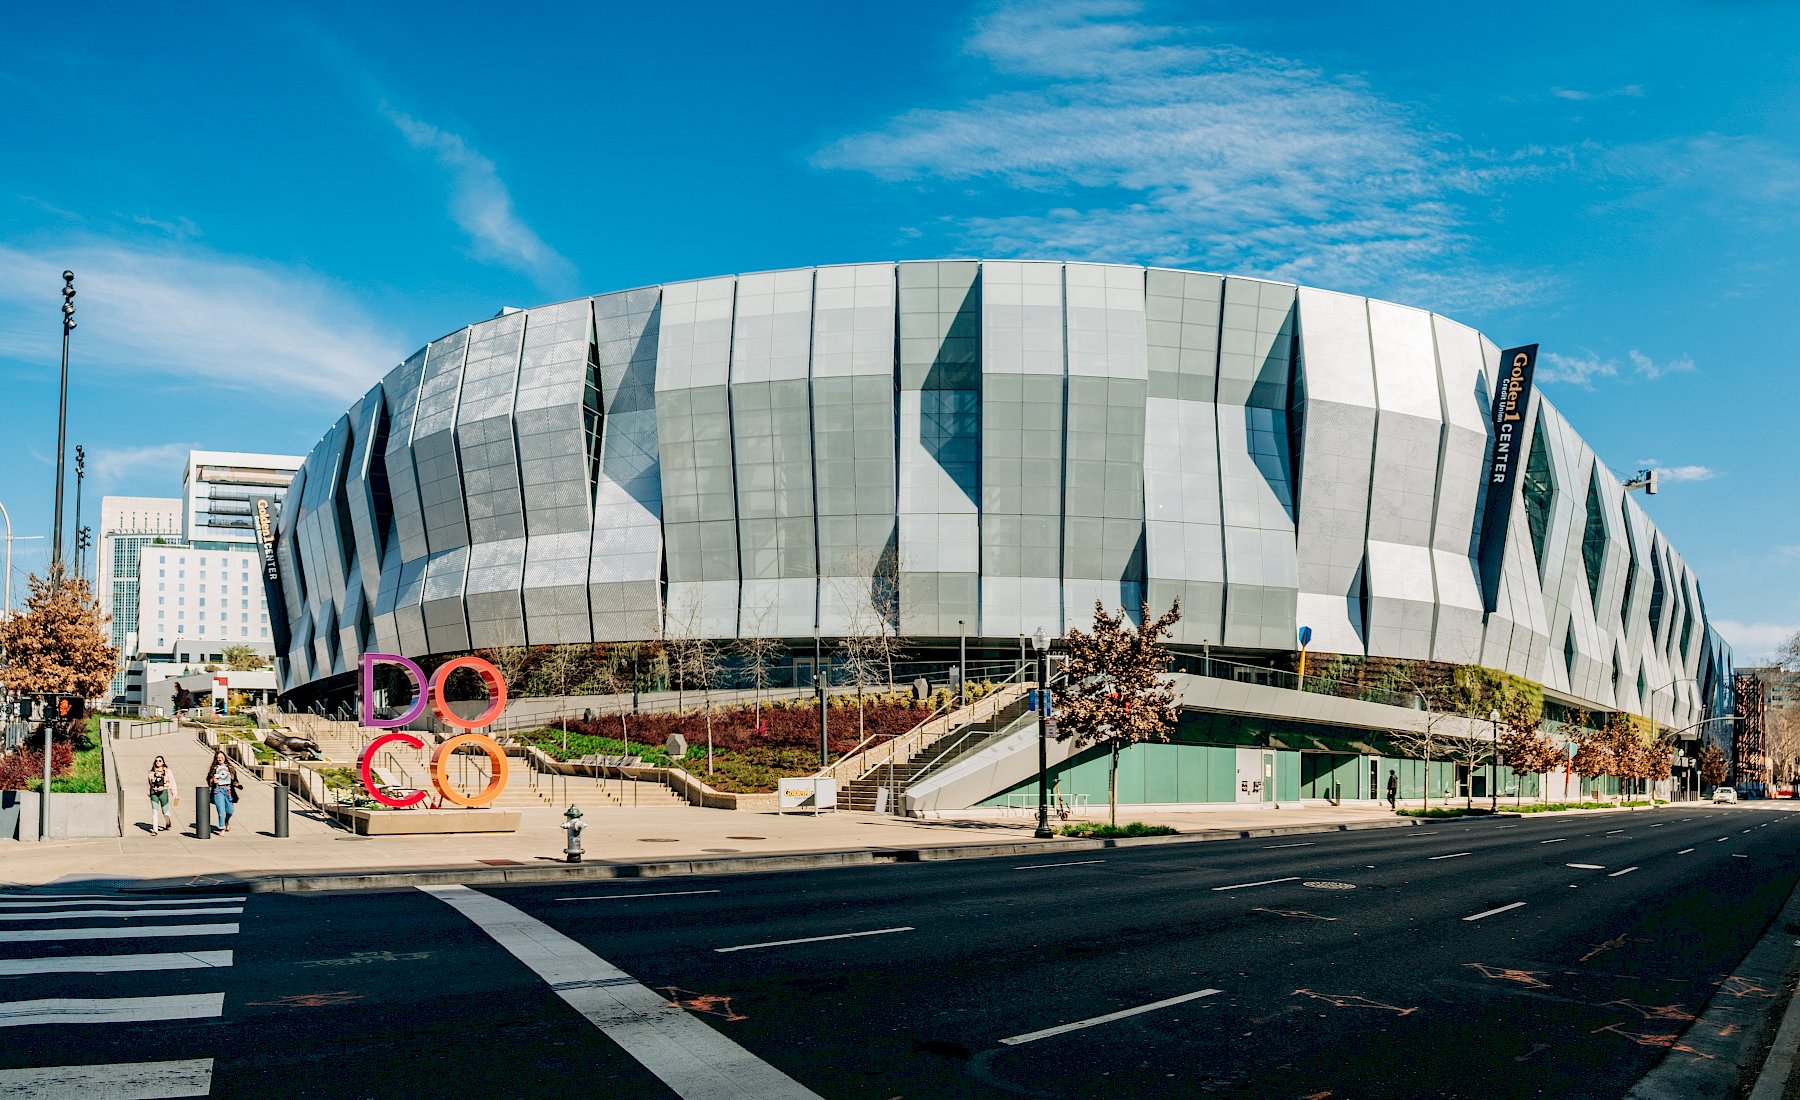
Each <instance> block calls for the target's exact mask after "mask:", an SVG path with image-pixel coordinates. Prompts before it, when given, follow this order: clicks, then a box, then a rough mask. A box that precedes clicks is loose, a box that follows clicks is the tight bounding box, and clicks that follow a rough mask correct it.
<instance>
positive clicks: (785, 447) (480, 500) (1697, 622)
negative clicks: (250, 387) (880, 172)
mask: <svg viewBox="0 0 1800 1100" xmlns="http://www.w3.org/2000/svg"><path fill="white" fill-rule="evenodd" d="M1499 369H1500V364H1499V349H1498V348H1497V346H1496V345H1495V344H1494V342H1492V341H1491V340H1489V339H1488V338H1486V337H1485V336H1483V335H1482V334H1480V333H1478V332H1476V331H1474V330H1473V329H1470V328H1468V327H1466V326H1464V325H1461V324H1458V323H1457V322H1455V321H1452V320H1450V319H1448V318H1445V317H1441V316H1437V315H1434V314H1431V313H1428V312H1425V311H1423V310H1419V309H1413V308H1409V307H1406V306H1401V305H1395V304H1392V303H1388V302H1382V301H1377V300H1372V299H1366V298H1361V297H1356V296H1352V295H1345V294H1338V293H1334V292H1331V291H1325V290H1316V289H1312V288H1308V287H1296V286H1293V285H1290V284H1282V283H1274V282H1266V281H1262V280H1255V279H1239V278H1231V277H1224V276H1219V275H1211V274H1205V273H1199V272H1186V271H1172V270H1164V269H1156V268H1150V269H1146V268H1140V267H1130V266H1120V265H1103V264H1079V263H1059V262H1017V261H1005V262H998V261H986V262H978V261H960V260H959V261H940V262H910V263H899V264H893V263H886V264H867V265H852V266H843V267H820V268H809V269H800V270H795V271H781V272H769V273H761V274H754V275H742V276H726V277H722V278H716V279H704V280H697V281H692V282H683V283H673V284H669V285H667V286H661V287H651V288H645V289H639V290H631V291H624V292H620V293H615V294H606V295H600V296H597V297H593V298H583V299H577V300H575V301H571V302H563V303H558V304H556V305H551V306H545V307H541V308H537V309H532V310H529V311H517V310H512V311H505V312H503V313H502V314H501V315H499V316H496V317H494V318H492V319H490V320H487V321H484V322H482V323H480V324H477V325H473V326H470V327H469V328H466V329H462V330H459V331H458V332H455V333H452V334H450V335H448V336H446V337H444V338H442V339H440V340H436V341H433V342H432V343H431V344H429V345H427V346H426V347H424V348H421V349H420V350H419V351H418V352H416V353H415V354H414V355H413V356H412V357H410V358H409V359H408V360H407V361H406V362H404V363H402V364H400V365H399V366H397V367H395V368H393V370H391V371H390V372H389V373H388V375H387V376H386V377H385V378H384V379H383V380H382V381H381V382H380V383H379V384H377V385H376V386H374V387H373V388H371V389H370V391H369V392H368V393H367V394H366V395H365V396H364V397H363V398H362V399H361V400H360V401H358V402H357V403H356V405H355V406H353V407H352V408H351V409H350V411H349V412H348V413H347V414H346V415H345V416H344V417H343V418H341V419H340V420H339V422H338V423H337V424H336V426H334V427H333V428H332V430H331V431H330V432H328V433H327V434H326V436H325V437H324V438H323V439H322V440H321V441H320V442H319V444H318V445H317V446H316V447H315V448H314V449H313V451H312V453H311V454H310V455H309V456H308V457H307V459H306V461H305V463H304V465H302V466H301V468H300V471H299V473H298V474H297V475H296V477H295V481H294V485H293V488H292V490H291V495H290V497H289V506H288V507H287V508H285V509H284V510H283V512H282V515H281V520H280V524H279V529H278V533H277V557H278V561H279V565H280V572H281V585H282V590H283V594H284V598H285V603H286V613H287V621H286V623H285V626H286V628H287V634H288V640H287V645H286V646H285V647H284V648H283V651H282V653H281V658H282V660H281V665H280V673H281V677H282V682H283V684H284V686H285V688H286V689H287V690H289V691H291V692H297V693H298V697H300V698H301V699H304V698H305V697H306V696H308V695H309V694H315V695H316V694H319V693H323V692H343V691H346V690H348V686H349V682H350V679H351V676H352V674H353V673H354V672H355V670H356V668H357V665H358V660H359V657H360V655H361V654H362V653H363V652H366V651H370V650H380V651H385V652H399V653H406V654H409V655H426V654H447V653H454V652H460V651H465V650H469V649H473V648H483V647H491V646H503V645H537V644H557V643H569V642H589V641H600V642H605V641H631V640H641V639H654V638H659V637H664V636H670V635H695V636H703V637H712V638H735V637H745V636H765V637H773V638H781V639H786V640H789V641H790V642H795V643H799V642H800V641H801V640H804V641H805V642H806V643H807V645H808V646H810V643H811V639H812V637H813V636H814V634H815V632H817V633H818V634H819V635H821V636H823V637H826V638H834V637H840V636H843V635H846V634H862V633H866V632H868V631H869V630H871V629H874V630H881V631H892V632H894V633H896V634H898V635H900V636H901V637H904V638H906V639H908V640H909V641H911V642H912V643H913V644H914V645H915V646H917V647H920V648H922V649H926V648H930V647H933V646H937V645H944V644H954V642H955V640H956V639H957V637H958V636H959V634H960V633H962V632H964V631H966V632H967V634H968V635H969V637H971V638H973V639H976V640H978V641H981V640H986V641H987V642H990V643H1002V642H1005V643H1010V642H1012V641H1013V640H1014V639H1016V638H1017V637H1018V636H1020V635H1023V634H1029V633H1030V632H1032V631H1033V630H1035V629H1037V628H1038V627H1040V626H1041V627H1043V628H1044V629H1045V630H1046V631H1049V632H1051V633H1057V632H1060V631H1061V630H1063V629H1064V628H1065V627H1068V626H1082V625H1086V624H1088V623H1090V622H1091V618H1092V608H1093V604H1094V602H1095V601H1096V600H1099V601H1100V602H1102V603H1104V604H1106V605H1108V606H1120V605H1122V606H1125V607H1126V608H1128V609H1129V610H1131V611H1133V612H1135V611H1136V610H1137V608H1138V606H1139V605H1140V604H1141V603H1142V602H1143V601H1146V600H1147V601H1148V602H1149V603H1150V604H1151V605H1152V607H1153V608H1156V609H1160V608H1162V607H1164V606H1166V605H1167V604H1168V603H1169V602H1170V601H1171V600H1172V599H1174V598H1176V597H1179V598H1180V599H1181V600H1182V603H1183V608H1184V615H1183V618H1182V621H1181V623H1180V624H1179V626H1178V628H1177V638H1176V640H1177V643H1178V644H1179V645H1180V646H1182V647H1184V648H1188V649H1192V650H1194V651H1200V650H1202V649H1206V650H1209V651H1211V652H1214V653H1227V654H1232V655H1234V657H1235V658H1237V659H1248V660H1254V659H1256V658H1257V657H1258V655H1265V656H1266V655H1271V654H1286V653H1289V652H1291V651H1292V650H1293V649H1294V648H1295V644H1296V642H1295V635H1296V631H1297V629H1298V628H1299V627H1301V626H1309V627H1311V628H1312V631H1313V642H1312V648H1313V649H1314V650H1315V651H1322V652H1329V653H1339V654H1354V655H1362V656H1370V657H1403V658H1415V659H1421V660H1431V661H1439V662H1445V663H1450V664H1481V665H1486V666H1489V667H1492V668H1497V669H1503V670H1506V671H1508V672H1512V673H1514V674H1517V675H1519V676H1523V677H1525V678H1527V679H1530V680H1532V681H1535V682H1537V683H1540V684H1542V685H1544V686H1545V688H1546V689H1548V690H1549V691H1550V692H1551V693H1552V694H1553V695H1556V696H1560V697H1562V698H1563V699H1565V700H1566V701H1568V702H1569V703H1570V704H1572V705H1579V706H1584V707H1591V708H1595V709H1602V710H1613V709H1617V710H1626V711H1631V712H1634V713H1638V714H1646V715H1652V716H1654V717H1656V718H1657V719H1658V720H1659V721H1661V722H1664V723H1666V724H1672V725H1677V726H1681V725H1686V724H1688V723H1691V722H1694V721H1697V720H1698V719H1699V718H1700V717H1701V715H1702V713H1703V711H1704V710H1705V709H1706V708H1707V707H1709V706H1711V707H1713V708H1715V710H1714V712H1715V713H1717V709H1716V708H1718V707H1721V706H1723V705H1724V703H1725V700H1726V699H1727V698H1728V696H1729V692H1730V677H1729V651H1728V650H1727V648H1726V647H1725V646H1724V644H1723V643H1722V642H1721V640H1720V639H1719V638H1718V636H1717V635H1716V634H1715V633H1714V632H1713V631H1712V630H1711V628H1710V627H1709V625H1708V624H1707V621H1706V617H1705V610H1704V605H1703V603H1702V600H1701V595H1700V588H1699V582H1698V579H1697V578H1696V577H1695V576H1694V574H1693V572H1692V570H1690V569H1689V568H1688V566H1687V564H1686V563H1685V562H1684V561H1683V559H1682V558H1681V556H1680V554H1679V553H1677V552H1676V550H1675V549H1674V548H1673V547H1672V546H1671V545H1670V544H1669V542H1668V540H1667V539H1666V538H1665V537H1663V535H1662V534H1661V533H1660V532H1659V531H1658V530H1657V529H1656V527H1655V525H1654V524H1652V523H1651V522H1650V520H1649V518H1648V516H1647V515H1646V514H1645V512H1644V510H1643V508H1642V507H1641V506H1640V505H1639V504H1638V503H1637V501H1636V500H1633V499H1632V498H1631V497H1630V496H1628V495H1627V494H1626V493H1625V492H1624V491H1623V489H1622V488H1621V485H1620V483H1619V480H1618V479H1617V477H1615V476H1614V475H1613V474H1612V473H1610V472H1609V471H1608V470H1607V468H1606V467H1605V466H1604V465H1603V464H1602V463H1601V462H1600V461H1599V459H1598V458H1597V456H1596V455H1595V454H1594V452H1593V451H1592V450H1591V449H1590V448H1589V447H1588V446H1587V445H1586V444H1585V443H1584V442H1583V441H1582V440H1581V438H1580V437H1579V436H1578V435H1577V434H1576V433H1575V432H1574V430H1573V429H1572V428H1571V427H1570V425H1569V424H1568V423H1567V422H1566V421H1565V420H1564V419H1563V418H1562V416H1561V414H1560V413H1558V412H1557V410H1556V409H1555V408H1554V407H1553V406H1552V405H1551V404H1550V403H1549V402H1548V401H1545V400H1543V399H1542V398H1541V397H1539V396H1534V397H1533V399H1532V400H1531V403H1530V405H1529V407H1528V409H1527V411H1526V417H1525V421H1524V430H1523V435H1522V436H1521V440H1522V443H1521V446H1522V447H1523V454H1524V455H1525V460H1524V466H1523V476H1522V477H1520V478H1517V479H1516V480H1515V481H1514V483H1513V486H1512V499H1510V501H1508V502H1507V503H1508V505H1509V514H1510V521H1509V522H1508V524H1507V527H1506V530H1505V536H1504V538H1503V539H1495V540H1491V541H1490V543H1489V549H1488V550H1487V551H1486V553H1487V554H1488V555H1489V557H1488V560H1485V561H1484V560H1483V557H1482V555H1483V553H1484V550H1483V545H1484V544H1483V532H1482V530H1481V525H1482V523H1483V516H1484V510H1485V508H1486V505H1487V501H1486V498H1485V493H1486V485H1487V476H1486V466H1487V460H1488V454H1489V450H1490V447H1491V429H1490V419H1489V417H1490V413H1489V410H1490V404H1491V394H1492V389H1493V386H1494V383H1495V380H1496V377H1497V373H1498V371H1499ZM1484 578H1491V579H1484Z"/></svg>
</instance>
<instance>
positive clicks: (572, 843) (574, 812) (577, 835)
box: [563, 806, 587, 863]
mask: <svg viewBox="0 0 1800 1100" xmlns="http://www.w3.org/2000/svg"><path fill="white" fill-rule="evenodd" d="M563 828H564V829H565V830H567V832H568V834H569V843H568V844H567V845H565V846H564V847H563V856H564V857H565V858H566V860H567V861H568V862H570V863H580V862H581V830H583V829H585V828H587V822H585V821H583V820H581V808H580V807H579V806H570V807H569V808H568V809H566V810H564V811H563Z"/></svg>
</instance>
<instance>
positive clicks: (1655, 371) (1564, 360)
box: [1537, 348, 1700, 390]
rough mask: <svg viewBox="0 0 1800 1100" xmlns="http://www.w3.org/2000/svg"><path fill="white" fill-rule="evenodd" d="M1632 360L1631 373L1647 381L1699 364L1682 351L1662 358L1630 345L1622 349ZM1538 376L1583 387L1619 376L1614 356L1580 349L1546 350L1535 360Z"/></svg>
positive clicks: (1682, 371) (1545, 379) (1589, 387)
mask: <svg viewBox="0 0 1800 1100" xmlns="http://www.w3.org/2000/svg"><path fill="white" fill-rule="evenodd" d="M1625 357H1626V358H1627V359H1628V360H1630V361H1631V373H1632V376H1635V377H1637V378H1641V379H1643V380H1644V381H1646V382H1654V381H1656V380H1657V379H1659V378H1662V377H1665V376H1667V375H1671V374H1692V373H1694V372H1695V371H1698V370H1699V369H1700V368H1699V367H1696V366H1695V365H1694V361H1693V360H1692V359H1690V358H1689V357H1687V356H1685V355H1678V356H1676V357H1675V358H1673V359H1665V360H1663V361H1662V362H1660V363H1659V362H1657V361H1656V360H1654V359H1652V358H1650V357H1649V356H1648V355H1645V354H1644V353H1643V352H1641V351H1639V350H1637V349H1636V348H1632V349H1631V350H1630V351H1628V352H1626V353H1625ZM1537 377H1538V379H1539V380H1540V381H1544V382H1562V383H1565V384H1567V385H1571V386H1580V387H1581V388H1582V389H1584V390H1591V389H1593V388H1594V383H1595V381H1597V380H1599V379H1602V378H1618V377H1621V374H1620V368H1619V363H1618V361H1617V360H1614V359H1603V358H1601V357H1600V356H1599V355H1596V354H1595V353H1593V352H1591V351H1583V352H1582V353H1581V354H1580V355H1563V354H1561V353H1560V352H1554V351H1547V352H1545V353H1544V357H1543V360H1542V361H1541V362H1540V363H1539V364H1538V370H1537Z"/></svg>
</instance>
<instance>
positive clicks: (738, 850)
mask: <svg viewBox="0 0 1800 1100" xmlns="http://www.w3.org/2000/svg"><path fill="white" fill-rule="evenodd" d="M700 850H701V851H702V852H741V851H743V849H742V848H702V849H700Z"/></svg>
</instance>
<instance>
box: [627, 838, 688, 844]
mask: <svg viewBox="0 0 1800 1100" xmlns="http://www.w3.org/2000/svg"><path fill="white" fill-rule="evenodd" d="M638 843H639V844H680V843H681V838H680V837H673V836H640V837H638Z"/></svg>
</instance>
